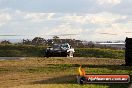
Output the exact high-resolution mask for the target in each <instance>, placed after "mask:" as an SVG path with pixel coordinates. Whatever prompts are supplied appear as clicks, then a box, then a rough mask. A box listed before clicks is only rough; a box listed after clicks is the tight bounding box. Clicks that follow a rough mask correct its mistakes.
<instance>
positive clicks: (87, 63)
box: [0, 57, 132, 88]
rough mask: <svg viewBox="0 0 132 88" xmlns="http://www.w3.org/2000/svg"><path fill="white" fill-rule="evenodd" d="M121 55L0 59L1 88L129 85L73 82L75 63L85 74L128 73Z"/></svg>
mask: <svg viewBox="0 0 132 88" xmlns="http://www.w3.org/2000/svg"><path fill="white" fill-rule="evenodd" d="M124 63H125V62H124V60H123V59H109V58H83V57H81V58H78V57H75V58H57V57H56V58H37V57H36V58H25V59H23V60H0V88H8V87H11V88H128V87H130V85H131V84H84V85H79V84H77V82H76V75H78V67H79V66H80V65H83V67H84V69H85V70H86V73H87V74H130V75H132V67H127V66H124V65H122V64H124Z"/></svg>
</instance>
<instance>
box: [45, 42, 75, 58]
mask: <svg viewBox="0 0 132 88" xmlns="http://www.w3.org/2000/svg"><path fill="white" fill-rule="evenodd" d="M74 52H75V51H74V49H73V48H72V47H71V46H70V45H69V44H68V43H64V44H54V45H53V47H49V48H47V49H46V52H45V55H46V57H67V56H69V57H73V54H74Z"/></svg>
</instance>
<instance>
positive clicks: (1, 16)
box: [0, 13, 11, 26]
mask: <svg viewBox="0 0 132 88" xmlns="http://www.w3.org/2000/svg"><path fill="white" fill-rule="evenodd" d="M10 20H11V16H10V15H9V14H8V13H0V26H2V25H4V24H6V23H7V22H9V21H10Z"/></svg>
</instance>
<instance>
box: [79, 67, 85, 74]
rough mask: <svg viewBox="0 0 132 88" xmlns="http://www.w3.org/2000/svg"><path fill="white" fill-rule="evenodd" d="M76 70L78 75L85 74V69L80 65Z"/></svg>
mask: <svg viewBox="0 0 132 88" xmlns="http://www.w3.org/2000/svg"><path fill="white" fill-rule="evenodd" d="M78 70H79V75H80V76H85V70H84V69H83V68H82V66H80V67H79V69H78Z"/></svg>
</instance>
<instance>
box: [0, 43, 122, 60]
mask: <svg viewBox="0 0 132 88" xmlns="http://www.w3.org/2000/svg"><path fill="white" fill-rule="evenodd" d="M46 47H47V46H35V45H2V44H0V57H42V56H45V49H46ZM75 57H97V58H114V59H124V51H123V50H112V49H100V48H76V49H75Z"/></svg>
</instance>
